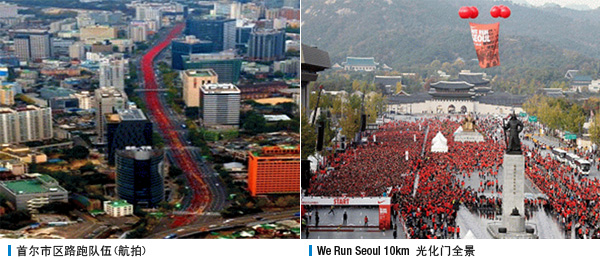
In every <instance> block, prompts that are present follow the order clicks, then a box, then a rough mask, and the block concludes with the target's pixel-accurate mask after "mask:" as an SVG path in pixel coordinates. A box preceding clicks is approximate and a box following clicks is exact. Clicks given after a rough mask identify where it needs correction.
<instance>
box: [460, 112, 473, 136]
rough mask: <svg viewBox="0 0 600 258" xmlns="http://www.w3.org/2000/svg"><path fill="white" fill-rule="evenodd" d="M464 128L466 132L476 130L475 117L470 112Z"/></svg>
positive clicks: (463, 125) (464, 122) (464, 121)
mask: <svg viewBox="0 0 600 258" xmlns="http://www.w3.org/2000/svg"><path fill="white" fill-rule="evenodd" d="M462 128H463V131H465V132H473V131H475V119H473V117H472V116H471V115H470V114H469V115H468V116H467V117H465V120H463V124H462Z"/></svg>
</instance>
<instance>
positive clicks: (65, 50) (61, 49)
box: [51, 38, 75, 57]
mask: <svg viewBox="0 0 600 258" xmlns="http://www.w3.org/2000/svg"><path fill="white" fill-rule="evenodd" d="M51 41H52V56H54V57H61V56H68V55H69V48H70V47H71V46H72V45H73V43H74V42H75V41H74V40H70V39H62V38H51Z"/></svg>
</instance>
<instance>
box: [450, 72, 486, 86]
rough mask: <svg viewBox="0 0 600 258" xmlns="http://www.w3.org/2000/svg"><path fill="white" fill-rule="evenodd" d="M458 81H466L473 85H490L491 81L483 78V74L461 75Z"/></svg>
mask: <svg viewBox="0 0 600 258" xmlns="http://www.w3.org/2000/svg"><path fill="white" fill-rule="evenodd" d="M458 80H459V81H464V82H467V83H469V84H473V85H486V84H489V83H490V80H488V79H485V78H483V73H470V72H469V73H467V72H465V73H462V72H461V73H459V74H458Z"/></svg>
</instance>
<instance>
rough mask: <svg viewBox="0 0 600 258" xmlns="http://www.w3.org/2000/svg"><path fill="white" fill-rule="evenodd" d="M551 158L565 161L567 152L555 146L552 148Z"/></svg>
mask: <svg viewBox="0 0 600 258" xmlns="http://www.w3.org/2000/svg"><path fill="white" fill-rule="evenodd" d="M552 158H554V159H555V160H558V162H561V163H565V162H566V160H567V159H566V158H567V152H566V151H564V150H561V149H559V148H555V149H553V150H552Z"/></svg>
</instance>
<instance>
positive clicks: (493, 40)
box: [469, 23, 500, 68]
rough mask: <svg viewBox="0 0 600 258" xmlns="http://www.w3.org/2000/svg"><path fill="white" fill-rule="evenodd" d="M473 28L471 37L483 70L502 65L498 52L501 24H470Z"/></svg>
mask: <svg viewBox="0 0 600 258" xmlns="http://www.w3.org/2000/svg"><path fill="white" fill-rule="evenodd" d="M469 25H470V26H471V36H472V37H473V44H474V45H475V52H477V59H479V66H480V67H481V68H490V67H494V66H499V65H500V56H499V50H498V35H499V31H500V23H493V24H476V23H469Z"/></svg>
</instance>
